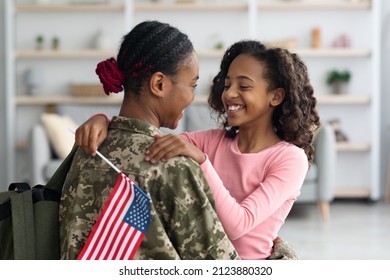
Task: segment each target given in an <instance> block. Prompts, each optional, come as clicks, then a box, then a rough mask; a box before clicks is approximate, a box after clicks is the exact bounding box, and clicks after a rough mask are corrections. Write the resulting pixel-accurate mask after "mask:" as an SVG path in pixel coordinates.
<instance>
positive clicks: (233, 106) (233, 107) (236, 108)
mask: <svg viewBox="0 0 390 280" xmlns="http://www.w3.org/2000/svg"><path fill="white" fill-rule="evenodd" d="M240 108H241V106H239V105H231V106H229V107H228V109H229V111H235V110H238V109H240Z"/></svg>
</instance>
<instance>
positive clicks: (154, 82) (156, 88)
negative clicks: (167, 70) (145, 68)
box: [149, 72, 167, 97]
mask: <svg viewBox="0 0 390 280" xmlns="http://www.w3.org/2000/svg"><path fill="white" fill-rule="evenodd" d="M149 87H150V91H151V93H152V94H154V95H156V96H157V97H163V96H164V94H165V92H166V88H167V76H165V75H164V73H162V72H155V73H153V75H152V76H151V77H150V82H149Z"/></svg>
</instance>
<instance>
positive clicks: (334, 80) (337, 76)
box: [326, 69, 351, 94]
mask: <svg viewBox="0 0 390 280" xmlns="http://www.w3.org/2000/svg"><path fill="white" fill-rule="evenodd" d="M350 79H351V73H350V72H349V71H348V70H344V71H339V70H335V69H334V70H331V71H330V72H329V73H328V76H327V78H326V83H327V84H328V85H330V86H331V87H332V91H333V93H335V94H340V93H347V89H348V87H347V86H348V83H349V80H350Z"/></svg>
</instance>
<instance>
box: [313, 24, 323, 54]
mask: <svg viewBox="0 0 390 280" xmlns="http://www.w3.org/2000/svg"><path fill="white" fill-rule="evenodd" d="M311 46H312V48H315V49H318V48H321V29H320V28H319V27H315V28H313V29H312V31H311Z"/></svg>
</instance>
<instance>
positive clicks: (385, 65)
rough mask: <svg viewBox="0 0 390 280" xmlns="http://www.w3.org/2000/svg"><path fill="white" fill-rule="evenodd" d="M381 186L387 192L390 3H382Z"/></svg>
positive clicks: (389, 98) (389, 154)
mask: <svg viewBox="0 0 390 280" xmlns="http://www.w3.org/2000/svg"><path fill="white" fill-rule="evenodd" d="M381 63H382V65H381V75H382V95H381V104H382V108H381V174H382V176H381V185H382V186H383V191H385V186H386V183H387V182H386V181H387V176H390V174H387V169H388V161H389V157H390V111H389V106H390V79H389V73H390V1H382V60H381Z"/></svg>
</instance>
